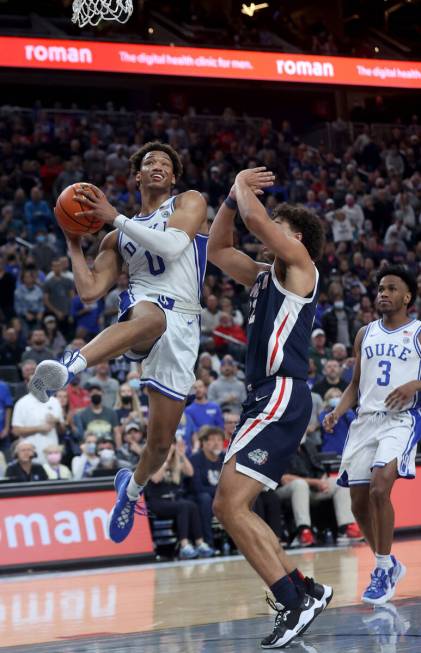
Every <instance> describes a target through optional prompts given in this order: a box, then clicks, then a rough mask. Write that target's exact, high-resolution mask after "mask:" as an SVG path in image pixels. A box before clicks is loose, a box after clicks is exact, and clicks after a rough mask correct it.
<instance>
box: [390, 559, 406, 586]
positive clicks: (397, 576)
mask: <svg viewBox="0 0 421 653" xmlns="http://www.w3.org/2000/svg"><path fill="white" fill-rule="evenodd" d="M390 557H391V558H392V562H393V567H391V569H389V576H390V584H391V586H392V589H393V594H395V591H396V584H397V582H398V581H400V580H402V578H403V577H404V576H405V575H406V567H405V565H404V564H402V562H399V560H396V558H395V556H394V555H391V556H390ZM393 594H392V596H393Z"/></svg>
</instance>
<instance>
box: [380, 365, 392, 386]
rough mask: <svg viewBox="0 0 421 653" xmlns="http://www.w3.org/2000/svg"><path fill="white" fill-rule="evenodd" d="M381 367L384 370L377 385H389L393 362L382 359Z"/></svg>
mask: <svg viewBox="0 0 421 653" xmlns="http://www.w3.org/2000/svg"><path fill="white" fill-rule="evenodd" d="M379 367H380V369H381V370H382V375H381V376H379V377H378V378H377V385H389V383H390V368H391V367H392V363H391V362H390V361H380V363H379Z"/></svg>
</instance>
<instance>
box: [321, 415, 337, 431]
mask: <svg viewBox="0 0 421 653" xmlns="http://www.w3.org/2000/svg"><path fill="white" fill-rule="evenodd" d="M338 420H339V417H338V415H337V413H336V411H335V410H332V411H331V412H330V413H328V414H327V415H325V417H324V419H323V428H324V430H325V431H327V432H328V433H331V432H332V431H333V429H334V428H335V426H336V424H337V423H338Z"/></svg>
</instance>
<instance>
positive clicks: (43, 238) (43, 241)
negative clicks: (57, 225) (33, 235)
mask: <svg viewBox="0 0 421 653" xmlns="http://www.w3.org/2000/svg"><path fill="white" fill-rule="evenodd" d="M46 240H47V239H46V237H45V236H43V235H42V234H39V236H37V243H45V241H46Z"/></svg>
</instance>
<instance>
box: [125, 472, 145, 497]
mask: <svg viewBox="0 0 421 653" xmlns="http://www.w3.org/2000/svg"><path fill="white" fill-rule="evenodd" d="M143 488H144V486H143V485H139V484H138V483H136V481H135V480H134V474H132V477H131V479H130V481H129V484H128V486H127V490H126V492H127V496H128V497H129V499H130V501H136V499H138V498H139V495H140V493H141V492H142V490H143Z"/></svg>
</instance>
